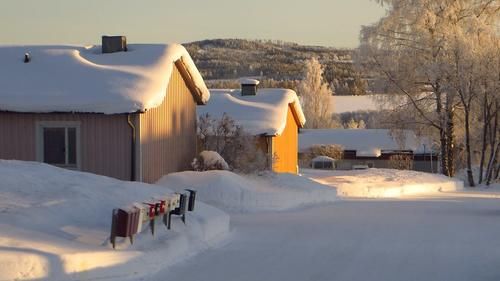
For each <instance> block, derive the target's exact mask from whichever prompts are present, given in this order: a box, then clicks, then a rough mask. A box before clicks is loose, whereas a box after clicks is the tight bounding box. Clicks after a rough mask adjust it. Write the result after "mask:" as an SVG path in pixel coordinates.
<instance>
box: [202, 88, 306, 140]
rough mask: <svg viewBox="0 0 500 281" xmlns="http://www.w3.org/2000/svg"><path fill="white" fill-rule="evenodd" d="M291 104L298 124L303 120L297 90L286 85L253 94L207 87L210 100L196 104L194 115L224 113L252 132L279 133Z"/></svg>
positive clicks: (215, 115) (262, 133) (213, 116)
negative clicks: (202, 104) (244, 94)
mask: <svg viewBox="0 0 500 281" xmlns="http://www.w3.org/2000/svg"><path fill="white" fill-rule="evenodd" d="M289 105H291V108H292V111H293V113H294V117H295V119H296V121H297V123H298V126H299V127H303V125H304V124H305V122H306V119H305V117H304V113H303V112H302V107H301V105H300V102H299V99H298V97H297V94H296V93H295V92H294V91H292V90H288V89H259V90H258V91H257V94H256V95H255V96H252V95H249V96H242V95H241V90H210V102H209V103H207V104H206V105H205V106H199V107H198V109H197V112H198V116H203V115H205V114H207V113H208V114H209V115H210V116H211V117H212V118H217V119H219V118H221V117H222V115H223V114H224V113H226V114H227V115H228V116H229V117H231V118H232V119H233V120H234V121H235V122H236V124H237V125H240V126H242V127H243V129H244V130H245V131H246V132H248V133H249V134H252V135H271V136H274V135H281V133H282V132H283V130H284V129H285V126H286V121H287V114H288V106H289Z"/></svg>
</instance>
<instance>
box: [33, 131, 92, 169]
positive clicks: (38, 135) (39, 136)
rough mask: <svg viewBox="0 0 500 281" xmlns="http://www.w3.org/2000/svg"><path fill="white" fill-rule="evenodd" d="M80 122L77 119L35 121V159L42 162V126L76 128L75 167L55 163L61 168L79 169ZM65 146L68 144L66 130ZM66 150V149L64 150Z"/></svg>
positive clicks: (66, 155)
mask: <svg viewBox="0 0 500 281" xmlns="http://www.w3.org/2000/svg"><path fill="white" fill-rule="evenodd" d="M80 127H81V124H80V122H79V121H38V122H36V161H38V162H44V151H43V149H44V143H43V141H44V137H43V129H44V128H65V129H68V128H74V129H75V130H76V167H75V166H68V165H55V166H58V167H61V168H67V169H72V170H81V166H82V165H81V141H80V139H81V134H80ZM65 142H66V144H65V145H66V147H67V146H68V134H67V130H66V133H65ZM66 151H67V150H66ZM65 157H66V163H68V154H67V153H65Z"/></svg>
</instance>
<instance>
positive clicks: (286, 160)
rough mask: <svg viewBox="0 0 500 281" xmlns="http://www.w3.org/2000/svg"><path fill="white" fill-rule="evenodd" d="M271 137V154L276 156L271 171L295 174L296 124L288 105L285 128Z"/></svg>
mask: <svg viewBox="0 0 500 281" xmlns="http://www.w3.org/2000/svg"><path fill="white" fill-rule="evenodd" d="M272 139H273V144H272V145H273V154H274V155H275V156H277V160H276V161H275V162H274V164H273V171H275V172H277V173H291V174H297V165H298V126H297V122H296V121H295V118H294V116H293V113H292V110H291V108H290V106H288V114H287V120H286V127H285V130H283V133H282V134H281V135H279V136H276V137H273V138H272Z"/></svg>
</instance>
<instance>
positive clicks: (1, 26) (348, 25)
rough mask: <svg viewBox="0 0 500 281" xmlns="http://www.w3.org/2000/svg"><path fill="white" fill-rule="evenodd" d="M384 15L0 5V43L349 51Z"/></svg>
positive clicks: (343, 8)
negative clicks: (242, 42) (222, 41)
mask: <svg viewBox="0 0 500 281" xmlns="http://www.w3.org/2000/svg"><path fill="white" fill-rule="evenodd" d="M384 13H385V11H384V9H383V8H382V7H380V6H378V4H376V3H375V2H374V1H373V0H300V1H299V0H252V1H242V0H77V1H73V0H0V44H58V43H68V44H95V43H99V42H100V38H101V35H105V34H106V35H126V36H127V41H129V42H130V43H134V42H135V43H146V42H148V43H169V42H179V43H185V42H191V41H196V40H202V39H214V38H245V39H276V40H283V41H290V42H297V43H301V44H307V45H322V46H333V47H356V46H357V45H358V42H359V30H360V28H361V25H368V24H371V23H374V22H376V21H377V20H378V19H379V18H380V17H381V16H383V15H384Z"/></svg>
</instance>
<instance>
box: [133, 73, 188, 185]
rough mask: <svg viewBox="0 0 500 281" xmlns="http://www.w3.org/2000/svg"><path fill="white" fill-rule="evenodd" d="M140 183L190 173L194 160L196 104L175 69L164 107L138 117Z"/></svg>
mask: <svg viewBox="0 0 500 281" xmlns="http://www.w3.org/2000/svg"><path fill="white" fill-rule="evenodd" d="M139 128H140V143H141V145H140V154H141V162H142V164H141V165H142V167H141V174H142V181H144V182H148V183H153V182H155V181H157V180H158V179H159V178H160V177H161V176H162V175H165V174H168V173H172V172H178V171H183V170H187V169H190V163H191V161H192V160H193V158H194V157H195V156H196V102H195V100H194V98H193V96H192V94H191V92H190V90H189V88H188V87H187V85H186V83H185V81H184V79H183V78H182V76H181V74H180V72H179V70H178V68H177V66H176V67H174V71H173V72H172V77H171V78H170V83H169V85H168V89H167V94H166V97H165V99H164V100H163V103H162V104H161V105H160V106H159V107H157V108H154V109H151V110H148V111H147V112H146V113H143V114H141V115H140V125H139Z"/></svg>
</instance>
